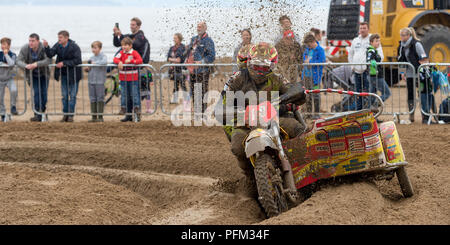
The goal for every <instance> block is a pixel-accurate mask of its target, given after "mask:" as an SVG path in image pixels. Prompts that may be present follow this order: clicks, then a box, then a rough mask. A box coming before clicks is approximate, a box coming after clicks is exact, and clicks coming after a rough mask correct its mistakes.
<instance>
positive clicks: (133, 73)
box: [114, 38, 142, 122]
mask: <svg viewBox="0 0 450 245" xmlns="http://www.w3.org/2000/svg"><path fill="white" fill-rule="evenodd" d="M121 44H122V50H121V51H120V52H119V53H118V54H117V55H116V57H114V63H115V64H118V66H117V67H118V68H119V80H120V86H121V87H122V101H123V102H125V103H123V104H122V106H123V105H125V106H126V112H127V113H131V112H132V110H133V112H134V113H135V115H136V119H137V121H140V114H141V112H140V108H141V95H140V90H139V69H138V67H135V66H124V64H125V65H128V64H134V65H138V64H142V57H141V55H139V53H138V52H137V51H136V50H134V49H133V48H132V47H133V41H132V40H131V39H130V38H124V39H122V41H121ZM132 120H133V117H132V116H131V115H129V114H127V115H126V116H125V118H123V119H122V120H120V121H121V122H128V121H132Z"/></svg>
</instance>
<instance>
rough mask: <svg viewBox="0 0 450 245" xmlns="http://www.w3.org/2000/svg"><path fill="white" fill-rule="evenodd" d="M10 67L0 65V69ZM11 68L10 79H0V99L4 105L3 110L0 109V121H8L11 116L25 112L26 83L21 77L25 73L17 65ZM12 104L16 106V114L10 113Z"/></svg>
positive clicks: (8, 67)
mask: <svg viewBox="0 0 450 245" xmlns="http://www.w3.org/2000/svg"><path fill="white" fill-rule="evenodd" d="M10 68H11V67H10V66H8V65H4V64H2V65H0V69H10ZM12 69H13V72H12V75H13V78H12V80H0V89H1V91H0V100H1V102H2V103H3V106H4V111H0V116H1V118H0V120H1V121H2V122H8V121H10V120H12V118H13V117H16V116H22V115H24V114H25V113H26V112H27V104H28V103H27V85H26V81H25V79H23V78H24V77H25V74H24V72H23V70H22V69H20V68H19V67H18V66H14V67H13V68H12ZM22 95H23V96H22ZM12 106H15V107H16V112H17V113H16V114H13V113H12V111H11V108H12Z"/></svg>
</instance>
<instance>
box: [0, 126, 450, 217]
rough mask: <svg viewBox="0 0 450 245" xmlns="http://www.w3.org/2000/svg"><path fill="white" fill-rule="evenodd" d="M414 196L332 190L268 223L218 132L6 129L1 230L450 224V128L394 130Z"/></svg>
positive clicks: (361, 187) (372, 185) (386, 190)
mask: <svg viewBox="0 0 450 245" xmlns="http://www.w3.org/2000/svg"><path fill="white" fill-rule="evenodd" d="M398 129H399V133H400V138H401V141H402V145H403V148H404V151H405V155H406V159H407V160H408V161H409V163H410V164H409V166H408V167H407V170H408V174H409V176H410V178H411V181H412V183H413V186H414V188H415V191H416V195H415V196H413V197H412V198H409V199H404V198H402V196H401V192H400V189H399V186H398V183H397V180H396V178H394V179H392V180H391V181H375V182H374V181H359V182H349V183H344V184H334V183H328V184H326V185H323V186H321V187H320V188H319V191H317V192H315V193H314V194H313V195H312V196H311V197H310V198H309V199H308V200H306V201H305V202H303V203H302V204H300V205H298V206H297V207H294V208H292V209H291V210H289V211H288V212H286V213H284V214H281V215H280V216H278V217H274V218H271V219H268V220H264V217H263V215H262V213H261V211H260V208H259V205H258V204H257V202H256V201H255V200H253V199H250V198H248V197H245V196H244V195H243V194H242V193H241V192H240V190H239V187H238V186H239V185H238V180H239V179H241V178H242V177H243V176H242V174H241V173H240V170H239V168H238V167H237V165H236V161H235V159H234V157H233V156H232V154H231V153H230V149H229V143H228V141H227V140H226V138H225V136H224V135H223V131H222V129H221V128H219V127H211V128H207V127H174V126H172V125H171V124H170V122H168V121H147V122H141V123H138V124H121V123H113V122H111V123H102V124H89V123H74V124H62V123H43V124H32V123H15V122H12V123H7V124H1V125H0V136H1V137H0V170H1V171H0V178H2V179H3V182H2V184H0V205H2V206H3V207H4V211H3V212H0V223H2V224H259V223H262V224H450V208H449V207H448V203H450V183H449V182H448V180H450V171H449V168H450V162H449V160H448V159H449V157H450V155H449V152H448V151H447V150H445V149H447V148H448V146H449V145H450V127H449V126H447V125H444V126H442V125H432V126H422V125H420V124H412V125H398Z"/></svg>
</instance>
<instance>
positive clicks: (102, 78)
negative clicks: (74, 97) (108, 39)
mask: <svg viewBox="0 0 450 245" xmlns="http://www.w3.org/2000/svg"><path fill="white" fill-rule="evenodd" d="M91 48H92V53H93V54H94V55H93V56H92V57H91V58H89V60H88V64H93V65H103V66H102V67H99V66H93V67H87V68H86V72H88V73H89V74H88V83H89V100H90V101H91V113H92V119H91V120H89V122H103V108H104V107H105V82H106V66H105V65H106V64H108V59H107V57H106V55H105V54H103V53H102V52H101V51H102V43H101V42H100V41H95V42H93V43H92V44H91Z"/></svg>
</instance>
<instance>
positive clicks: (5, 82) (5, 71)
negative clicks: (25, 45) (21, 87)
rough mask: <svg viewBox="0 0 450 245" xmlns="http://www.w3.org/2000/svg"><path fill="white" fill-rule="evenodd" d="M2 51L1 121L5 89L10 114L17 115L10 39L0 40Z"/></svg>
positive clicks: (13, 63)
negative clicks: (7, 91)
mask: <svg viewBox="0 0 450 245" xmlns="http://www.w3.org/2000/svg"><path fill="white" fill-rule="evenodd" d="M0 43H1V48H2V51H0V65H6V66H7V67H2V68H0V115H1V118H2V121H4V120H5V113H6V110H5V105H4V96H5V87H6V86H7V87H8V88H9V94H10V102H11V114H13V115H17V114H18V113H17V109H16V100H17V86H16V84H15V83H14V74H13V72H14V65H15V64H16V54H15V53H13V52H11V50H10V48H11V39H9V38H7V37H4V38H2V39H1V40H0Z"/></svg>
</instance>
